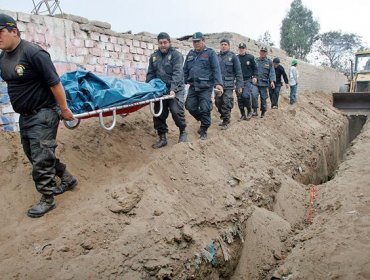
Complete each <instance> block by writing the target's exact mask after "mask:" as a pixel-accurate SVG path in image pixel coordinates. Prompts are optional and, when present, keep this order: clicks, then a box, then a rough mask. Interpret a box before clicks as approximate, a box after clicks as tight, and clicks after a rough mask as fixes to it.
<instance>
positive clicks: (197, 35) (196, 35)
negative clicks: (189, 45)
mask: <svg viewBox="0 0 370 280" xmlns="http://www.w3.org/2000/svg"><path fill="white" fill-rule="evenodd" d="M191 39H192V40H193V41H200V40H203V39H204V36H203V33H202V32H195V33H194V34H193V36H192V37H191Z"/></svg>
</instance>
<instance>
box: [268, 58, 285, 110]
mask: <svg viewBox="0 0 370 280" xmlns="http://www.w3.org/2000/svg"><path fill="white" fill-rule="evenodd" d="M272 63H273V64H274V68H275V74H276V83H275V88H274V89H273V88H271V86H269V95H270V100H271V108H272V109H278V107H279V94H280V89H281V87H282V85H283V83H282V81H281V76H283V79H284V83H285V87H286V88H287V89H288V88H289V81H288V75H287V74H286V72H285V69H284V67H283V66H281V65H280V59H279V58H278V57H275V58H274V59H273V60H272Z"/></svg>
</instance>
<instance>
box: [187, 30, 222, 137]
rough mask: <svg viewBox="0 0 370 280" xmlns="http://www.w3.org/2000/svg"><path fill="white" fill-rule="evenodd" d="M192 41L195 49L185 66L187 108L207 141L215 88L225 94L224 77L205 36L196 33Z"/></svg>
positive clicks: (200, 133) (189, 54) (191, 51)
mask: <svg viewBox="0 0 370 280" xmlns="http://www.w3.org/2000/svg"><path fill="white" fill-rule="evenodd" d="M192 40H193V45H194V49H193V50H190V51H189V53H188V55H187V56H186V59H185V64H184V79H185V83H186V84H189V85H190V87H189V92H188V96H187V98H186V102H185V108H186V109H187V110H188V111H189V113H190V114H191V115H192V116H193V117H194V118H195V119H196V120H197V121H200V128H199V129H198V134H199V137H200V139H202V140H205V139H207V129H208V127H209V126H210V125H211V111H212V91H213V87H216V89H217V90H218V91H219V92H221V93H222V92H223V86H222V77H221V70H220V64H219V63H218V59H217V54H216V52H215V51H214V50H213V49H210V48H207V47H206V45H205V43H204V36H203V34H202V33H201V32H196V33H194V34H193V36H192Z"/></svg>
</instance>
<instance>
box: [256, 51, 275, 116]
mask: <svg viewBox="0 0 370 280" xmlns="http://www.w3.org/2000/svg"><path fill="white" fill-rule="evenodd" d="M256 64H257V73H258V77H257V86H258V91H259V94H260V98H261V118H263V117H264V116H265V114H266V111H267V102H266V100H267V97H268V95H267V89H268V87H269V86H270V87H271V88H272V89H274V88H275V82H276V76H275V69H274V67H273V65H272V61H271V59H269V58H267V48H266V47H261V49H260V57H258V58H257V59H256Z"/></svg>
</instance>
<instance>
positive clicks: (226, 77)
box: [218, 51, 243, 89]
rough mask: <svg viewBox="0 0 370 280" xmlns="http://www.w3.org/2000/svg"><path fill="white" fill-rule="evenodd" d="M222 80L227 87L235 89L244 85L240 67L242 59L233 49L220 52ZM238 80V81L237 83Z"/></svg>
mask: <svg viewBox="0 0 370 280" xmlns="http://www.w3.org/2000/svg"><path fill="white" fill-rule="evenodd" d="M218 61H219V63H220V68H221V75H222V80H223V82H224V88H225V89H234V88H235V86H236V88H238V89H239V88H242V87H243V75H242V69H241V67H240V61H239V59H238V58H237V57H236V55H235V53H233V52H231V51H227V52H220V53H219V54H218ZM235 82H236V83H235Z"/></svg>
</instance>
